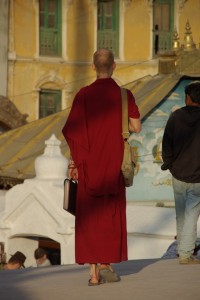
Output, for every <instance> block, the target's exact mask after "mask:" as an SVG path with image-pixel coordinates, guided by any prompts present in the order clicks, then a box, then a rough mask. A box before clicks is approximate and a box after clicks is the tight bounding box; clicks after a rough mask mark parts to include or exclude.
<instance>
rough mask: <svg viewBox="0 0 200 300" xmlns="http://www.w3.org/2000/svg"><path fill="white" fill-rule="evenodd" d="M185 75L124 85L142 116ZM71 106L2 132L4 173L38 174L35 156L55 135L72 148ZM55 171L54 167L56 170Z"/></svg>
mask: <svg viewBox="0 0 200 300" xmlns="http://www.w3.org/2000/svg"><path fill="white" fill-rule="evenodd" d="M180 79H181V76H176V75H167V76H166V75H158V76H155V77H153V78H149V77H146V78H143V79H142V80H139V81H137V82H131V83H129V84H127V85H125V86H124V87H127V88H129V89H130V90H131V91H132V92H133V93H134V95H135V98H136V101H137V104H138V106H139V109H140V112H141V117H142V118H144V117H145V116H146V115H147V114H148V113H149V112H150V111H151V110H152V109H153V108H154V107H155V106H156V105H157V104H158V103H159V102H160V101H161V100H162V99H163V98H164V97H165V96H166V95H167V94H168V93H169V92H170V91H171V89H172V88H173V87H174V86H175V85H176V84H177V83H178V82H179V80H180ZM68 113H69V109H66V110H63V111H61V112H58V113H56V114H53V115H50V116H48V117H45V118H43V119H39V120H36V121H34V122H31V123H29V124H27V125H24V126H21V127H19V128H16V129H13V130H10V131H7V132H6V133H3V134H2V135H0V157H1V159H0V176H7V177H13V178H19V179H25V178H32V177H34V176H35V169H34V162H35V158H36V157H37V156H39V155H41V154H42V153H43V152H44V148H45V141H46V140H48V139H49V138H50V137H51V135H52V134H55V136H56V137H57V138H58V139H59V140H60V141H61V151H62V153H63V155H65V156H68V155H69V150H68V147H67V144H66V142H65V140H64V138H63V135H62V131H61V130H62V128H63V126H64V124H65V122H66V119H67V115H68ZM52 172H53V170H52Z"/></svg>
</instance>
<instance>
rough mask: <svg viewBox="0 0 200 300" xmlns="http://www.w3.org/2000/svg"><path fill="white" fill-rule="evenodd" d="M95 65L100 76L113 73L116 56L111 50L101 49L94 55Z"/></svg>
mask: <svg viewBox="0 0 200 300" xmlns="http://www.w3.org/2000/svg"><path fill="white" fill-rule="evenodd" d="M93 64H94V66H95V69H96V71H97V73H98V74H106V73H111V74H112V71H113V65H114V55H113V53H112V51H111V50H108V49H99V50H97V51H96V52H95V53H94V55H93Z"/></svg>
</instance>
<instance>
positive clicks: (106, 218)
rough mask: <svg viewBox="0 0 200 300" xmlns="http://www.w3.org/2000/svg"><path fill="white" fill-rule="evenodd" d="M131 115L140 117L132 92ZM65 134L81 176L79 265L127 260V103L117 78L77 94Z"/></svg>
mask: <svg viewBox="0 0 200 300" xmlns="http://www.w3.org/2000/svg"><path fill="white" fill-rule="evenodd" d="M104 93H105V94H104ZM128 113H129V117H131V118H136V119H137V118H139V117H140V115H139V111H138V108H137V105H136V104H135V100H134V98H133V95H132V93H131V92H130V91H128ZM63 135H64V137H65V139H66V141H67V143H68V145H69V147H70V150H71V155H72V158H73V160H74V162H75V164H76V166H77V168H78V175H79V177H78V192H77V206H76V221H75V257H76V262H77V263H79V264H84V263H117V262H121V261H124V260H127V232H126V195H125V186H124V181H123V177H122V173H121V164H122V159H123V138H122V104H121V92H120V87H119V86H118V85H117V84H116V82H115V81H114V80H113V79H112V78H105V79H97V80H96V81H95V82H94V83H92V84H91V85H89V86H87V87H84V88H82V89H81V90H80V91H79V92H78V93H77V95H76V96H75V99H74V102H73V105H72V109H71V112H70V114H69V117H68V119H67V122H66V124H65V126H64V128H63Z"/></svg>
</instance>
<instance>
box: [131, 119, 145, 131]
mask: <svg viewBox="0 0 200 300" xmlns="http://www.w3.org/2000/svg"><path fill="white" fill-rule="evenodd" d="M128 129H129V131H130V132H135V133H139V132H140V131H141V129H142V125H141V121H140V119H133V118H129V125H128Z"/></svg>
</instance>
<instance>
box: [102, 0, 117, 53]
mask: <svg viewBox="0 0 200 300" xmlns="http://www.w3.org/2000/svg"><path fill="white" fill-rule="evenodd" d="M97 18H98V24H97V49H100V48H107V49H110V50H112V51H113V53H114V55H115V56H116V57H118V56H119V0H108V1H105V0H98V9H97Z"/></svg>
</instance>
